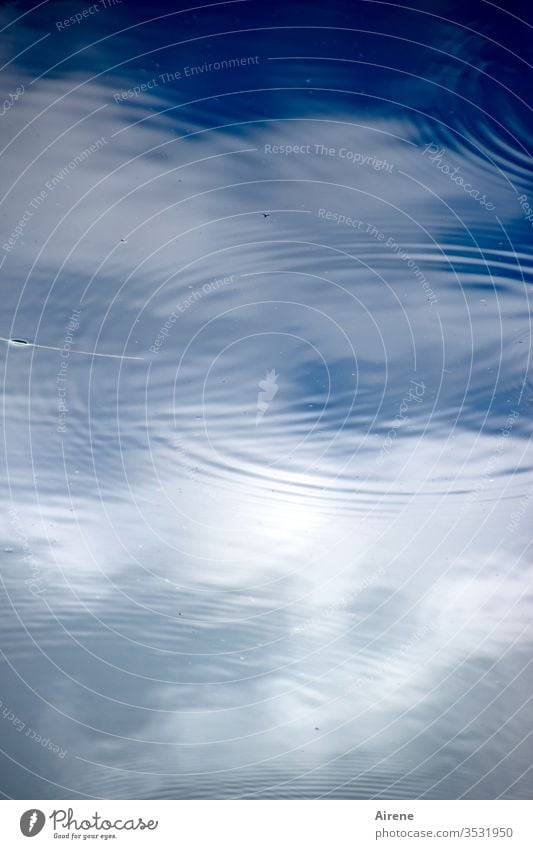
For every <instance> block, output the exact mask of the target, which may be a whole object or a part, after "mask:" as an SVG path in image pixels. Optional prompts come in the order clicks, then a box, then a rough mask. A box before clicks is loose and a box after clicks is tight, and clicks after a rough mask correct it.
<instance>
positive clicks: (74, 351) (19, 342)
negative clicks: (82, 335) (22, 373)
mask: <svg viewBox="0 0 533 849" xmlns="http://www.w3.org/2000/svg"><path fill="white" fill-rule="evenodd" d="M0 342H5V343H6V344H7V345H27V346H28V347H29V348H41V349H42V350H43V351H64V350H65V348H64V347H63V348H56V347H53V346H52V345H37V344H36V343H35V342H28V341H27V340H26V339H6V337H5V336H0ZM69 353H70V354H83V355H85V356H87V357H107V358H108V359H111V360H138V361H143V360H144V357H130V356H126V355H125V354H99V353H97V352H96V351H80V350H78V349H77V348H69Z"/></svg>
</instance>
